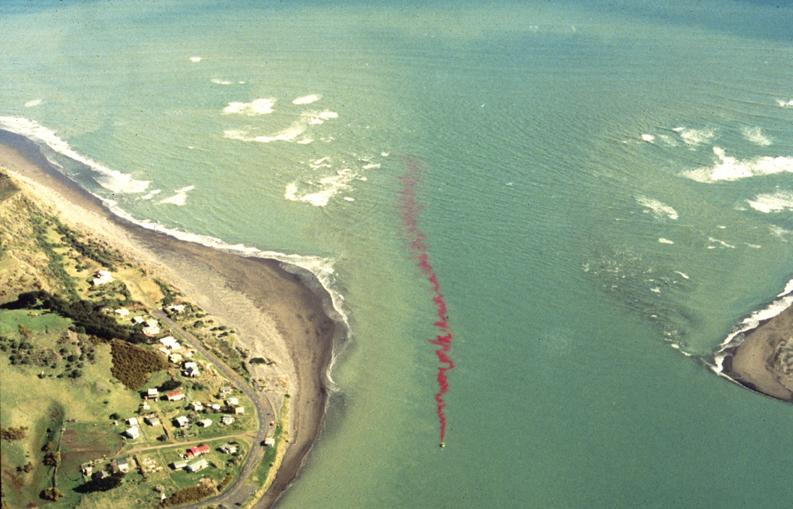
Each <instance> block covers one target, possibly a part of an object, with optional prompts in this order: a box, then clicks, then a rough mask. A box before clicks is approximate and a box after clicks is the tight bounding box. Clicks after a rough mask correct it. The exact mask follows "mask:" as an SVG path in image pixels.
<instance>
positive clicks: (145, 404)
mask: <svg viewBox="0 0 793 509" xmlns="http://www.w3.org/2000/svg"><path fill="white" fill-rule="evenodd" d="M149 410H151V407H150V406H149V403H148V401H144V402H143V403H141V404H140V411H141V412H148V411H149Z"/></svg>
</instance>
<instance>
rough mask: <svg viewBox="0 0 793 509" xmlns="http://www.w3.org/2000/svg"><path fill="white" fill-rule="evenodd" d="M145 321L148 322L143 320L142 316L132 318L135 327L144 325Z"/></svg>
mask: <svg viewBox="0 0 793 509" xmlns="http://www.w3.org/2000/svg"><path fill="white" fill-rule="evenodd" d="M145 321H146V319H145V318H143V317H142V316H133V317H132V323H133V324H135V325H140V324H142V323H143V322H145Z"/></svg>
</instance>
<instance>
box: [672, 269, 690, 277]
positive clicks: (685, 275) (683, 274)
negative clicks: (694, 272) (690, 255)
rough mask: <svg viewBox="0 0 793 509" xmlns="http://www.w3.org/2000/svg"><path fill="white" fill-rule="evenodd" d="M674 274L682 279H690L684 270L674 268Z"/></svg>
mask: <svg viewBox="0 0 793 509" xmlns="http://www.w3.org/2000/svg"><path fill="white" fill-rule="evenodd" d="M675 274H678V275H679V276H680V277H682V278H683V279H691V278H690V277H689V276H688V274H686V273H685V272H680V271H679V270H676V271H675Z"/></svg>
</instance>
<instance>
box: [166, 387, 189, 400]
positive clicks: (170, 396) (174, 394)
mask: <svg viewBox="0 0 793 509" xmlns="http://www.w3.org/2000/svg"><path fill="white" fill-rule="evenodd" d="M165 398H166V399H167V400H168V401H181V400H183V399H184V393H183V392H182V389H174V390H172V391H168V392H166V393H165Z"/></svg>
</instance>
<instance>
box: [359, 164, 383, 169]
mask: <svg viewBox="0 0 793 509" xmlns="http://www.w3.org/2000/svg"><path fill="white" fill-rule="evenodd" d="M380 166H381V165H380V163H368V164H364V165H363V166H361V168H362V169H364V170H376V169H378V168H380Z"/></svg>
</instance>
